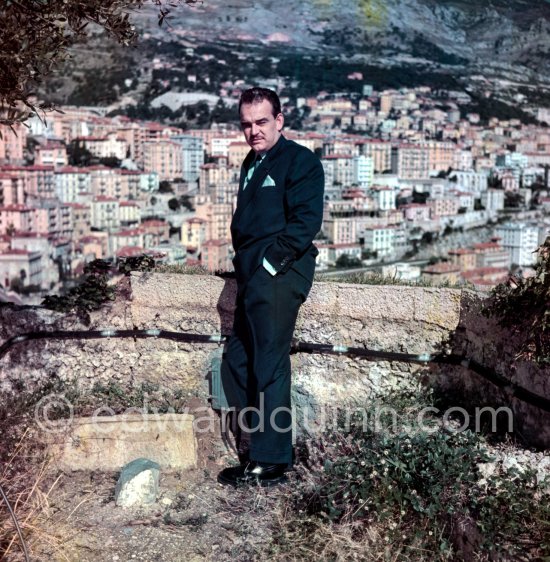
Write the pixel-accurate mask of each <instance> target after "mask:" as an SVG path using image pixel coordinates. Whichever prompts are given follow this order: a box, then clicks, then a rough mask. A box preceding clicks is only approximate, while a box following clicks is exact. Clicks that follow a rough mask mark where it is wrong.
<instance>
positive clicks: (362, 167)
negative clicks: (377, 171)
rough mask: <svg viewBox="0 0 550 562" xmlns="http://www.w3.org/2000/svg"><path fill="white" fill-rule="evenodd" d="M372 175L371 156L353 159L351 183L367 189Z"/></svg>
mask: <svg viewBox="0 0 550 562" xmlns="http://www.w3.org/2000/svg"><path fill="white" fill-rule="evenodd" d="M373 175H374V160H373V159H372V157H371V156H364V155H360V156H354V157H353V176H352V177H353V183H355V184H357V185H358V186H359V187H362V188H364V189H367V188H369V187H370V185H371V184H372V178H373Z"/></svg>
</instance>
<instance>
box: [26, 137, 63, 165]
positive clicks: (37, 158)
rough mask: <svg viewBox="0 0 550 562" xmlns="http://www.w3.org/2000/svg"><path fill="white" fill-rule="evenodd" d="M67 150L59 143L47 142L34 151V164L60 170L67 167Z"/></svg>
mask: <svg viewBox="0 0 550 562" xmlns="http://www.w3.org/2000/svg"><path fill="white" fill-rule="evenodd" d="M68 162H69V160H68V157H67V148H66V146H65V145H64V144H63V143H61V142H56V141H49V142H46V143H45V144H39V145H37V146H36V148H35V149H34V163H35V164H38V165H40V166H53V167H54V168H62V167H64V166H67V164H68Z"/></svg>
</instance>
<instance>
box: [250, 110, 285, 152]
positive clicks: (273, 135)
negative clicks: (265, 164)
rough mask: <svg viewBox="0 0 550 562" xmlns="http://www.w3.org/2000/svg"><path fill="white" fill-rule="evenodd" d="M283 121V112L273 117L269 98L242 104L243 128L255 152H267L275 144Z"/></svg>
mask: <svg viewBox="0 0 550 562" xmlns="http://www.w3.org/2000/svg"><path fill="white" fill-rule="evenodd" d="M283 123H284V118H283V114H282V113H279V115H277V117H273V111H272V107H271V103H270V102H269V101H267V100H262V101H261V102H257V103H243V104H242V105H241V128H242V130H243V133H244V137H245V139H246V142H247V143H248V144H249V145H250V147H251V148H252V150H254V151H255V152H260V153H264V152H267V151H268V150H269V149H270V148H271V147H272V146H274V145H275V143H276V142H277V141H278V140H279V137H280V136H281V130H282V128H283Z"/></svg>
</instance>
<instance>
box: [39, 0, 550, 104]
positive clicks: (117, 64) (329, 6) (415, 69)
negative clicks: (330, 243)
mask: <svg viewBox="0 0 550 562" xmlns="http://www.w3.org/2000/svg"><path fill="white" fill-rule="evenodd" d="M135 21H136V23H137V25H138V27H139V28H140V29H141V30H142V32H143V35H144V38H143V40H142V41H141V44H140V46H139V48H138V49H131V50H128V49H126V50H125V49H121V48H120V47H115V46H113V47H112V48H111V47H110V46H109V45H110V43H109V42H105V41H103V40H102V39H101V38H97V39H96V40H95V42H94V41H92V42H91V44H90V45H87V46H86V47H85V48H81V49H80V51H78V50H77V51H76V58H75V61H74V62H73V64H71V65H69V66H68V67H67V68H66V69H65V70H64V72H63V73H61V75H60V76H57V77H56V79H55V80H56V81H55V82H54V83H55V86H54V87H52V86H51V84H52V82H50V84H49V88H47V90H48V96H49V97H50V99H52V100H53V101H57V102H67V101H69V102H70V103H88V104H89V103H94V101H96V102H97V103H98V104H99V103H107V104H110V103H113V102H114V101H115V102H116V100H118V99H120V98H121V96H122V95H123V94H126V95H127V96H129V97H130V98H132V97H133V98H134V99H136V100H137V101H139V102H140V103H142V105H143V104H146V103H148V100H149V98H150V97H151V96H153V95H156V93H157V91H158V90H159V84H158V83H157V84H155V83H154V82H155V73H154V72H153V73H151V72H150V70H151V62H152V60H153V59H154V58H156V57H157V56H158V55H159V53H161V54H162V56H163V57H164V60H165V59H166V58H168V60H170V61H172V63H173V66H174V70H173V71H171V72H164V75H165V76H164V78H165V80H164V82H165V83H166V80H167V81H168V82H169V83H170V85H171V86H170V87H171V88H173V89H175V91H192V90H193V86H192V85H191V84H188V83H187V82H186V80H185V78H184V77H183V76H181V77H180V78H177V76H175V75H176V74H177V72H178V68H179V69H180V70H181V72H182V73H196V74H197V88H198V82H200V78H201V76H200V74H201V73H204V72H207V73H209V76H210V77H211V78H212V79H211V80H210V81H209V82H208V83H207V84H204V83H203V84H201V89H202V90H205V91H209V92H211V93H213V94H218V93H219V84H220V82H221V76H222V75H224V76H226V78H224V80H227V79H237V78H243V79H244V80H245V81H246V80H250V79H254V78H255V77H257V76H261V77H263V78H268V77H274V78H276V73H282V70H283V69H286V72H285V73H284V75H285V76H287V77H291V78H292V79H293V80H296V81H297V83H299V84H300V89H301V91H302V92H304V91H308V92H310V93H314V92H313V90H315V88H316V84H317V83H318V84H319V89H320V88H321V87H322V88H325V89H327V88H328V90H329V91H334V90H335V88H338V87H341V88H343V89H346V88H358V87H359V83H355V84H352V83H351V82H349V81H346V79H345V75H344V76H343V78H342V76H341V75H342V74H343V73H344V72H347V71H348V70H349V71H353V70H354V66H356V67H357V70H365V69H366V70H367V71H366V72H363V75H364V77H365V82H367V83H369V79H370V80H371V81H372V83H373V84H374V85H375V87H399V86H400V85H404V86H405V85H411V86H414V85H419V84H421V83H425V84H427V85H432V86H434V87H435V88H445V87H448V88H449V89H453V88H457V89H463V90H465V91H467V92H468V93H470V94H471V95H472V97H473V98H475V99H478V100H483V99H485V98H486V97H487V96H490V97H491V98H492V99H496V100H498V101H499V102H504V103H506V104H508V105H509V106H512V107H513V106H518V104H520V105H521V107H522V109H525V110H527V111H531V113H532V114H533V113H534V111H533V109H532V106H531V107H530V102H532V103H535V104H537V105H543V106H546V107H550V56H549V53H550V3H549V2H548V1H546V0H482V1H473V0H471V1H470V0H285V1H284V2H281V1H280V0H204V2H203V3H202V4H197V5H196V6H194V7H189V6H180V7H178V8H175V9H173V11H172V13H171V19H169V20H168V23H169V27H167V26H166V24H165V25H163V26H162V27H159V26H158V23H157V10H156V8H155V7H154V6H149V7H148V8H146V9H144V10H141V11H139V12H137V13H136V14H135ZM178 45H179V46H178ZM182 45H183V46H184V45H188V46H192V47H195V56H200V55H201V54H202V55H204V51H201V50H200V47H201V46H210V48H211V49H210V52H212V53H214V55H213V56H214V59H221V58H224V59H227V61H225V62H226V63H227V65H226V66H225V67H223V66H218V67H216V65H215V60H214V61H210V62H208V64H207V63H206V62H205V59H204V58H202V59H199V58H196V60H195V62H194V63H193V62H190V61H189V58H188V57H187V55H186V52H185V50H184V49H183V46H182ZM90 53H93V56H90ZM229 55H231V57H230V56H229ZM251 56H253V57H255V58H257V59H260V58H265V57H271V59H273V58H280V59H281V62H280V63H279V64H278V65H277V64H273V65H272V66H271V65H269V64H263V65H260V66H258V65H256V64H255V63H252V62H250V57H251ZM266 60H267V59H266ZM244 61H246V63H245V62H244ZM292 65H294V66H295V68H294V69H292ZM146 68H148V69H149V70H148V72H147V73H145V69H146ZM312 69H313V70H315V69H317V71H316V72H313V71H312ZM73 75H74V77H73ZM157 75H158V72H157ZM216 76H219V77H220V80H217V79H216ZM174 78H177V80H175V81H173V82H172V80H174ZM148 80H149V82H148ZM331 81H332V82H331ZM100 83H101V84H103V86H104V87H103V88H102V89H100V90H102V91H101V92H99V93H97V95H96V90H97V89H98V88H97V85H98V84H100ZM210 84H211V86H210V89H208V86H209V85H210ZM160 90H161V91H160V93H162V88H160ZM472 109H474V107H472Z"/></svg>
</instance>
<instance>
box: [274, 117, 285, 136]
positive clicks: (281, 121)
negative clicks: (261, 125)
mask: <svg viewBox="0 0 550 562" xmlns="http://www.w3.org/2000/svg"><path fill="white" fill-rule="evenodd" d="M275 122H276V123H277V131H279V132H280V131H282V130H283V125H284V124H285V117H284V115H283V114H282V113H279V115H277V117H275Z"/></svg>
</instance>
